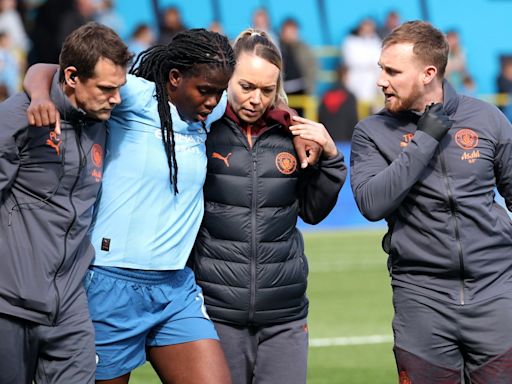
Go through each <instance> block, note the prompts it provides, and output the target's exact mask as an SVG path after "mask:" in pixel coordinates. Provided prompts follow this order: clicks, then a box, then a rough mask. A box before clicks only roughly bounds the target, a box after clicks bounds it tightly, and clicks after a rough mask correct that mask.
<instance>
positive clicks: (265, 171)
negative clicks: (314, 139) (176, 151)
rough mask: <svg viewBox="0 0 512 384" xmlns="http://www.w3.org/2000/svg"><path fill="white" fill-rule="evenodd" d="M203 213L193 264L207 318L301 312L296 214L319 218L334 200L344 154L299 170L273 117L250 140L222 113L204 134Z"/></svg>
mask: <svg viewBox="0 0 512 384" xmlns="http://www.w3.org/2000/svg"><path fill="white" fill-rule="evenodd" d="M206 150H207V156H208V172H207V177H206V184H205V187H204V193H205V202H206V206H205V215H204V220H203V223H202V226H201V228H200V230H199V234H198V237H197V240H196V244H195V247H194V250H193V253H192V263H193V269H194V271H195V273H196V278H197V281H198V283H199V285H200V286H201V287H202V289H203V292H204V296H205V303H206V306H207V309H208V314H209V315H210V316H211V318H212V319H213V320H216V321H220V322H226V323H230V324H236V325H241V326H248V325H269V324H276V323H284V322H288V321H292V320H296V319H302V318H304V317H306V316H307V311H308V300H307V298H306V286H307V274H308V266H307V260H306V256H305V255H304V243H303V239H302V235H301V233H300V232H299V230H298V229H297V228H296V227H295V225H296V223H297V217H298V216H300V217H301V218H302V219H304V220H305V221H306V222H308V223H313V224H314V223H318V222H319V221H321V220H322V219H323V218H325V217H326V216H327V215H328V214H329V212H330V211H331V210H332V208H333V207H334V205H335V204H336V201H337V197H338V193H339V191H340V189H341V187H342V185H343V182H344V180H345V177H346V173H347V171H346V168H345V165H344V164H343V157H342V156H341V154H340V155H338V156H336V157H335V158H333V159H329V160H322V161H321V162H320V165H319V166H318V167H311V168H309V167H308V169H306V171H299V163H298V160H297V157H296V154H295V150H294V147H293V143H292V140H291V137H290V134H289V133H288V130H285V129H283V127H282V126H281V125H279V124H274V125H273V126H271V127H270V128H269V129H268V130H267V131H266V132H264V133H263V134H262V135H261V136H259V137H258V138H257V139H256V141H255V142H254V145H253V147H252V148H251V147H250V146H249V144H248V141H247V139H246V137H245V136H244V134H243V133H242V131H241V129H240V128H239V127H238V126H237V125H236V124H235V122H233V121H232V120H230V119H229V118H228V117H226V116H225V117H224V118H222V119H221V120H219V121H218V122H216V123H215V124H213V125H212V129H211V132H210V133H209V135H208V140H207V141H206Z"/></svg>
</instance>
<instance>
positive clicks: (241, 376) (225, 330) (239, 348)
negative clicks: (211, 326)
mask: <svg viewBox="0 0 512 384" xmlns="http://www.w3.org/2000/svg"><path fill="white" fill-rule="evenodd" d="M215 329H216V330H217V333H218V334H219V338H220V343H221V345H222V349H223V350H224V354H225V355H226V359H227V361H228V366H229V370H230V372H231V378H232V380H233V384H251V383H252V380H253V376H254V367H255V364H256V353H257V351H258V342H257V338H256V332H255V331H253V330H252V328H248V327H239V326H235V325H230V324H224V323H220V322H215Z"/></svg>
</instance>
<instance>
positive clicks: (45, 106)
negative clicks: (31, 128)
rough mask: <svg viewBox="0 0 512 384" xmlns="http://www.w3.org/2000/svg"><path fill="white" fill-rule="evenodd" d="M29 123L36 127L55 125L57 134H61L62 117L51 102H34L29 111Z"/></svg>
mask: <svg viewBox="0 0 512 384" xmlns="http://www.w3.org/2000/svg"><path fill="white" fill-rule="evenodd" d="M27 118H28V123H29V124H31V125H35V126H36V127H47V126H52V125H55V127H54V129H55V133H57V134H60V133H61V129H60V115H59V111H58V110H57V108H56V107H55V106H54V105H53V103H51V102H40V103H38V102H36V101H34V100H33V101H32V103H31V104H30V106H29V107H28V109H27Z"/></svg>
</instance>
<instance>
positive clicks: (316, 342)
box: [309, 335, 393, 347]
mask: <svg viewBox="0 0 512 384" xmlns="http://www.w3.org/2000/svg"><path fill="white" fill-rule="evenodd" d="M392 341H393V336H391V335H370V336H354V337H329V338H324V339H311V340H309V346H310V347H334V346H340V345H366V344H383V343H390V342H392Z"/></svg>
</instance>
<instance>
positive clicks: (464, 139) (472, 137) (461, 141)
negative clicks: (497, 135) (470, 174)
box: [455, 128, 478, 151]
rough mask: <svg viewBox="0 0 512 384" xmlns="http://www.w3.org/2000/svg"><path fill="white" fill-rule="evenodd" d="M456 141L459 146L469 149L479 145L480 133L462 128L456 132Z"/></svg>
mask: <svg viewBox="0 0 512 384" xmlns="http://www.w3.org/2000/svg"><path fill="white" fill-rule="evenodd" d="M455 142H456V143H457V145H458V146H459V147H461V148H462V149H464V150H466V151H468V150H470V149H473V148H475V147H476V146H477V145H478V135H477V134H476V132H475V131H473V130H472V129H469V128H462V129H459V130H458V131H457V133H456V134H455Z"/></svg>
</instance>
